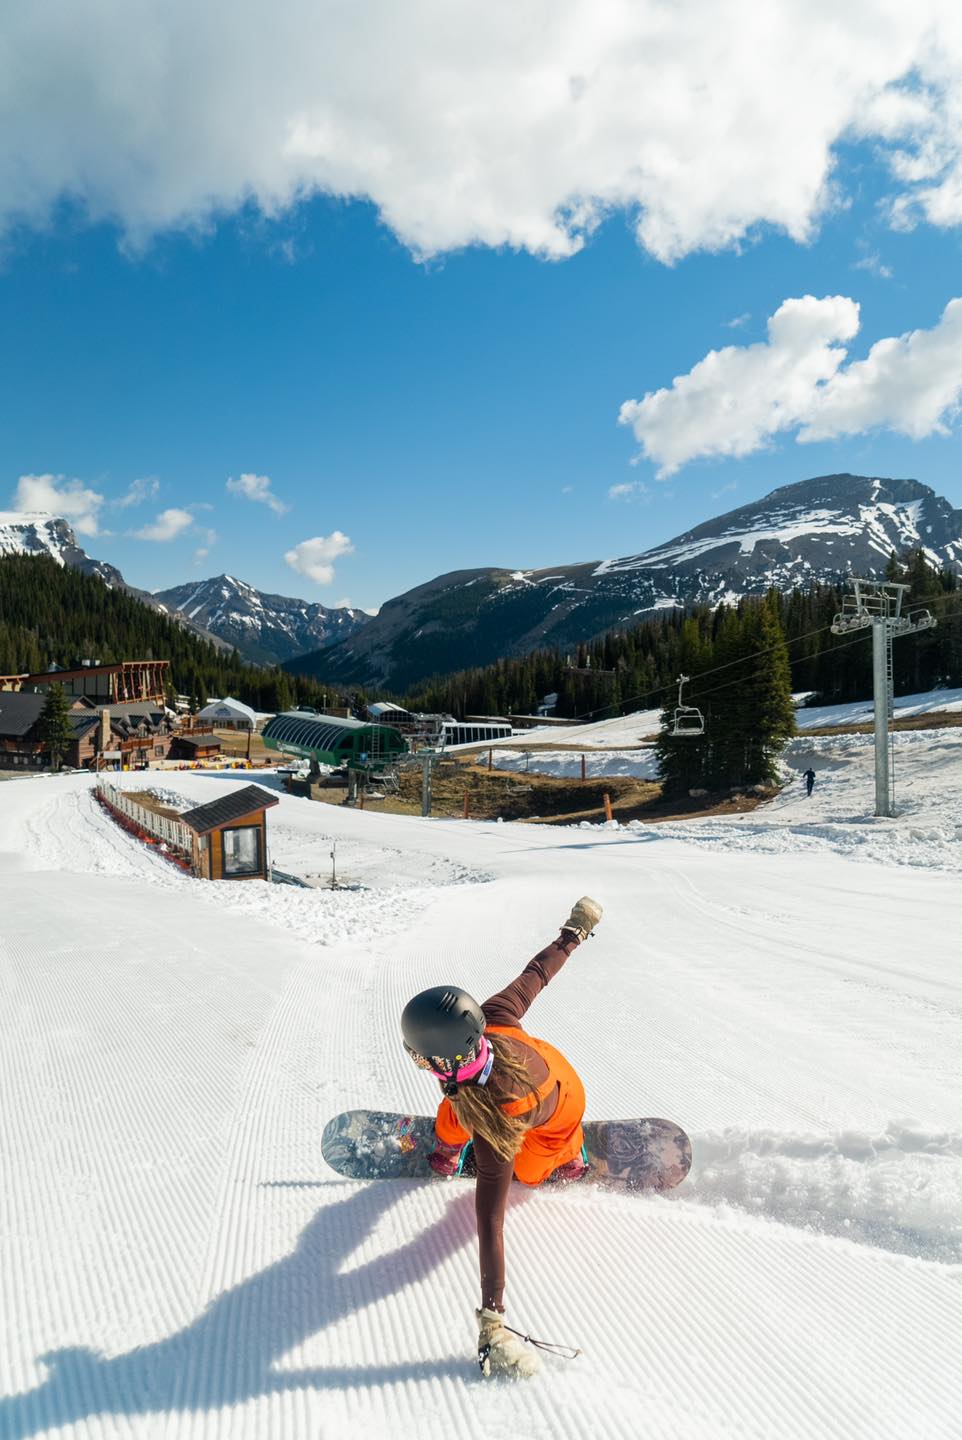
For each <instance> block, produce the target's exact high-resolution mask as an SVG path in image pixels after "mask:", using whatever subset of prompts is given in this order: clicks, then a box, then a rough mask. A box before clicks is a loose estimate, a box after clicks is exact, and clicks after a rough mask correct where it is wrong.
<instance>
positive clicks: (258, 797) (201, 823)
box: [179, 785, 278, 880]
mask: <svg viewBox="0 0 962 1440" xmlns="http://www.w3.org/2000/svg"><path fill="white" fill-rule="evenodd" d="M277 803H278V797H277V796H276V795H271V794H270V792H269V791H267V790H264V789H263V788H262V787H261V786H260V785H244V786H243V787H242V788H241V789H240V790H230V791H228V793H227V794H226V795H222V796H220V797H219V798H218V799H217V800H211V801H210V802H209V803H208V804H206V805H198V806H197V807H196V808H195V809H193V810H188V811H186V813H185V814H183V815H181V816H180V817H179V819H180V822H181V824H182V825H186V826H187V828H188V830H190V831H191V832H192V834H193V868H194V874H195V875H196V876H198V877H199V878H200V879H203V880H264V879H266V878H267V814H266V812H267V811H268V810H269V809H270V807H271V806H272V805H276V804H277Z"/></svg>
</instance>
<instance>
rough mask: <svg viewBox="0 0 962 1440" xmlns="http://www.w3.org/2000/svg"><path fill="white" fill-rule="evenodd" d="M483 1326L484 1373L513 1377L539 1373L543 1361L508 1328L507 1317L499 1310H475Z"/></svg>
mask: <svg viewBox="0 0 962 1440" xmlns="http://www.w3.org/2000/svg"><path fill="white" fill-rule="evenodd" d="M474 1313H475V1315H476V1316H477V1321H478V1325H479V1327H480V1328H479V1332H478V1363H479V1365H480V1366H481V1374H482V1375H484V1376H490V1375H506V1376H507V1377H508V1378H509V1379H511V1380H527V1379H528V1378H529V1377H530V1376H532V1375H537V1373H538V1371H539V1370H540V1369H541V1361H540V1360H539V1358H538V1355H537V1352H536V1351H534V1350H530V1349H529V1348H528V1346H527V1345H525V1343H524V1341H523V1340H520V1339H519V1338H518V1336H517V1335H512V1334H511V1331H510V1330H508V1329H506V1328H505V1323H504V1316H503V1315H500V1314H499V1313H498V1311H497V1310H475V1312H474Z"/></svg>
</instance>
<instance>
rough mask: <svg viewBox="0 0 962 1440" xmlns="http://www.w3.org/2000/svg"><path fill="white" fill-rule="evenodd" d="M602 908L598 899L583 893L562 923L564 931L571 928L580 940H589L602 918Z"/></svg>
mask: <svg viewBox="0 0 962 1440" xmlns="http://www.w3.org/2000/svg"><path fill="white" fill-rule="evenodd" d="M601 915H602V910H601V906H600V905H599V904H598V902H597V900H592V898H591V896H590V895H582V897H581V899H580V900H577V901H576V902H575V904H574V907H573V908H572V911H571V914H570V915H569V916H568V918H567V920H566V921H565V923H564V924H563V925H562V927H561V929H562V933H563V932H564V931H565V930H570V931H571V933H572V934H573V935H577V937H578V939H579V940H587V938H588V936H589V935H590V934H591V932H592V930H593V929H594V928H595V926H596V925H597V924H598V921H599V920H600V919H601Z"/></svg>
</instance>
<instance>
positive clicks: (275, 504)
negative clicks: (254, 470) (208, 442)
mask: <svg viewBox="0 0 962 1440" xmlns="http://www.w3.org/2000/svg"><path fill="white" fill-rule="evenodd" d="M227 489H228V490H229V491H230V493H231V494H232V495H239V496H241V497H243V499H245V500H255V501H257V502H259V503H260V504H261V505H267V506H269V507H270V509H271V510H273V512H274V514H275V515H286V514H287V512H288V510H289V509H290V508H291V507H290V506H289V505H285V504H284V502H283V500H279V499H278V497H277V496H276V495H275V494H273V493H272V491H271V481H270V477H269V476H267V475H241V476H239V477H238V478H237V479H236V480H235V479H234V477H233V476H231V478H230V479H229V480H228V482H227Z"/></svg>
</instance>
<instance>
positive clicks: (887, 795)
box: [832, 579, 937, 816]
mask: <svg viewBox="0 0 962 1440" xmlns="http://www.w3.org/2000/svg"><path fill="white" fill-rule="evenodd" d="M908 588H909V587H908V586H907V585H896V584H892V583H890V582H889V581H878V580H854V579H853V580H852V590H853V594H851V595H846V596H845V597H844V599H843V601H842V610H841V613H840V614H838V615H836V616H835V619H834V620H833V621H832V633H833V634H835V635H848V634H850V633H851V632H852V631H858V630H866V629H868V628H869V626H871V629H872V679H873V689H874V695H875V813H876V815H886V816H891V815H894V814H895V808H894V807H895V755H894V752H893V748H892V745H891V731H892V714H893V711H894V708H895V707H894V689H893V682H892V641H893V640H895V639H897V638H898V637H899V636H900V635H916V634H917V633H918V632H919V631H920V630H932V629H934V628H935V625H936V623H937V622H936V620H935V617H934V616H933V615H931V614H930V613H929V611H928V610H921V611H918V612H916V613H915V614H914V615H903V614H902V601H903V599H904V597H905V592H906V590H908Z"/></svg>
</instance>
